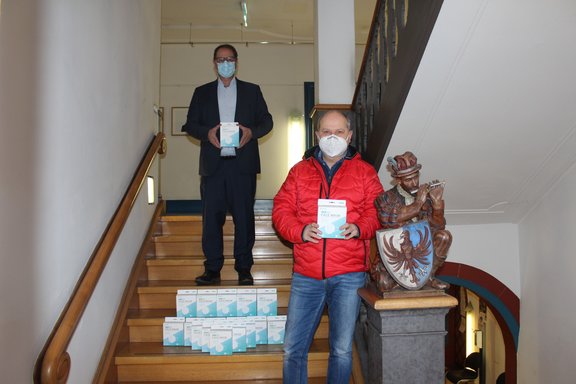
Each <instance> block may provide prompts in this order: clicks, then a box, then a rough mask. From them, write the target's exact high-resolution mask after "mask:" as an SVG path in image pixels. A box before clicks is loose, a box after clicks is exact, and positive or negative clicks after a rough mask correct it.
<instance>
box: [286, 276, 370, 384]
mask: <svg viewBox="0 0 576 384" xmlns="http://www.w3.org/2000/svg"><path fill="white" fill-rule="evenodd" d="M365 278H366V274H365V273H364V272H354V273H347V274H344V275H339V276H334V277H330V278H328V279H325V280H316V279H312V278H310V277H306V276H303V275H300V274H298V273H294V274H293V276H292V287H291V289H290V301H289V303H288V318H287V321H286V333H285V337H284V369H283V378H284V380H283V382H284V384H305V383H307V382H308V351H309V349H310V345H311V344H312V340H313V339H314V333H315V332H316V328H317V327H318V323H319V322H320V318H321V317H322V311H323V310H324V305H325V304H327V305H328V318H329V324H330V334H329V342H330V356H329V359H328V373H327V382H328V383H330V384H339V383H342V384H348V382H349V380H350V375H351V373H352V340H353V337H354V328H355V324H356V319H357V317H358V312H359V310H360V296H358V292H357V291H358V289H359V288H362V287H363V286H364V283H365Z"/></svg>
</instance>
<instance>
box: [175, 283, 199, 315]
mask: <svg viewBox="0 0 576 384" xmlns="http://www.w3.org/2000/svg"><path fill="white" fill-rule="evenodd" d="M197 294H198V290H197V289H179V290H178V291H177V293H176V316H179V317H196V296H197Z"/></svg>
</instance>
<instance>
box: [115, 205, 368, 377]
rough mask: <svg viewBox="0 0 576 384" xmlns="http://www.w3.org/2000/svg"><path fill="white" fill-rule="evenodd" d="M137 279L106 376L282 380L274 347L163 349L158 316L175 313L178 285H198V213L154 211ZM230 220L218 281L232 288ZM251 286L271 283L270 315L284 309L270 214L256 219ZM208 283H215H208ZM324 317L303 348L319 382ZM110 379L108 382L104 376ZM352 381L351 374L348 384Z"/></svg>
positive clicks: (285, 280)
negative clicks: (221, 352) (218, 352)
mask: <svg viewBox="0 0 576 384" xmlns="http://www.w3.org/2000/svg"><path fill="white" fill-rule="evenodd" d="M157 228H158V229H157V233H156V235H155V236H154V237H153V241H152V244H151V251H150V252H149V256H148V257H147V258H146V260H145V262H144V265H143V268H142V271H141V272H140V277H139V281H138V283H137V285H136V287H135V289H134V290H133V292H134V293H133V295H132V297H131V300H130V306H129V309H128V311H127V312H126V313H127V314H126V318H125V321H124V324H122V329H123V331H122V333H123V336H122V337H121V338H120V340H122V341H120V342H119V343H118V345H117V347H116V349H115V350H116V352H115V355H114V357H113V361H112V364H111V370H112V371H114V372H112V374H109V375H108V377H113V378H114V379H113V380H114V381H113V382H118V383H144V382H146V383H160V382H162V383H166V382H178V383H181V384H182V383H206V384H209V383H232V384H243V383H251V384H272V383H281V382H282V358H283V351H282V345H258V346H257V347H256V348H251V349H249V350H248V352H245V353H234V354H233V355H232V356H210V355H209V354H207V353H202V352H198V351H192V350H191V348H190V347H164V346H163V345H162V324H163V321H164V317H165V316H176V292H177V290H178V289H191V288H192V289H194V288H198V287H197V286H196V284H195V282H194V278H195V277H196V276H198V275H200V274H202V272H203V270H204V267H203V260H204V256H203V253H202V246H201V231H202V220H201V217H199V216H162V217H161V218H160V220H159V223H158V227H157ZM233 231H234V229H233V224H232V220H231V218H228V220H227V222H226V225H225V227H224V234H225V239H224V240H225V241H224V253H225V258H226V261H225V264H224V268H223V270H222V272H221V276H222V282H221V284H220V286H225V287H237V279H238V276H237V273H236V272H235V271H234V259H233V256H232V249H233ZM253 253H254V266H253V268H252V274H253V276H254V287H255V288H267V287H270V288H276V289H277V292H278V313H279V314H286V311H287V306H288V298H289V294H290V279H291V275H292V249H291V247H290V246H289V245H288V244H285V243H283V242H282V241H281V240H280V239H279V238H278V237H277V235H276V233H275V231H274V229H273V227H272V223H271V217H270V216H257V217H256V243H255V246H254V250H253ZM212 288H215V287H212ZM327 338H328V318H327V316H326V315H324V316H323V318H322V321H321V323H320V326H319V328H318V330H317V332H316V335H315V340H314V342H313V345H312V347H311V350H310V354H309V366H308V372H309V377H310V383H323V382H325V375H326V368H327V361H328V340H327ZM111 382H112V381H111ZM354 382H356V383H359V382H361V379H360V380H358V379H357V380H356V381H354V380H353V379H352V380H351V383H354Z"/></svg>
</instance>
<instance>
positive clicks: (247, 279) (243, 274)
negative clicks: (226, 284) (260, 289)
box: [238, 270, 254, 285]
mask: <svg viewBox="0 0 576 384" xmlns="http://www.w3.org/2000/svg"><path fill="white" fill-rule="evenodd" d="M238 285H254V278H253V277H252V274H251V273H250V271H246V270H243V271H238Z"/></svg>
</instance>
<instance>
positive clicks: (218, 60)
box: [214, 56, 237, 64]
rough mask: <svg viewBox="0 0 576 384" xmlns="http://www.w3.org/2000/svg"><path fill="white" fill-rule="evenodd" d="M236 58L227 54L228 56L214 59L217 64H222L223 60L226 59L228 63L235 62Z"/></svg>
mask: <svg viewBox="0 0 576 384" xmlns="http://www.w3.org/2000/svg"><path fill="white" fill-rule="evenodd" d="M236 60H237V58H236V57H234V56H228V57H217V58H215V59H214V61H215V62H217V63H218V64H222V63H223V62H225V61H227V62H229V63H235V62H236Z"/></svg>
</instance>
